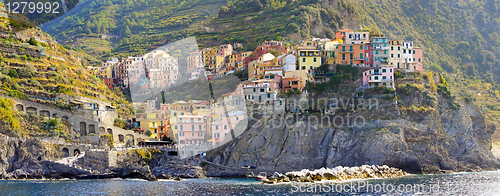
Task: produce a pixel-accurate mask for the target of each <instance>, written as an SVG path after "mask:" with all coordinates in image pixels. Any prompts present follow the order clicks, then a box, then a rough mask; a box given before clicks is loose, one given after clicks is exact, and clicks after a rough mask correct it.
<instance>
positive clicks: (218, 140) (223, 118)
mask: <svg viewBox="0 0 500 196" xmlns="http://www.w3.org/2000/svg"><path fill="white" fill-rule="evenodd" d="M244 118H245V114H244V113H243V111H237V110H235V111H232V112H228V113H227V114H223V115H217V116H215V117H214V119H213V120H214V122H212V141H213V145H214V146H220V145H221V144H222V142H223V141H224V140H225V139H226V137H231V129H234V128H235V125H236V123H238V122H239V121H241V120H243V119H244Z"/></svg>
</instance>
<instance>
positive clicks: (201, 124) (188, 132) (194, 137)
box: [176, 116, 206, 144]
mask: <svg viewBox="0 0 500 196" xmlns="http://www.w3.org/2000/svg"><path fill="white" fill-rule="evenodd" d="M205 120H206V119H203V116H178V117H177V125H176V126H177V131H178V133H179V144H203V143H205V131H206V125H205Z"/></svg>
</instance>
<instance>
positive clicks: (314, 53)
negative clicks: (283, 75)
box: [297, 46, 321, 74]
mask: <svg viewBox="0 0 500 196" xmlns="http://www.w3.org/2000/svg"><path fill="white" fill-rule="evenodd" d="M297 60H298V62H299V63H298V70H304V71H306V72H307V73H309V74H312V72H313V71H314V69H316V68H318V67H320V66H321V53H320V49H319V48H318V47H317V46H297Z"/></svg>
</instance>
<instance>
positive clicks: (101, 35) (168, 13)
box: [42, 0, 225, 56]
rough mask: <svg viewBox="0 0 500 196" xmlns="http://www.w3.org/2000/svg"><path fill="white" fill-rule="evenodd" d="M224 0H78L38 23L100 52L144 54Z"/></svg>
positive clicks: (193, 26) (187, 30)
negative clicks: (64, 13)
mask: <svg viewBox="0 0 500 196" xmlns="http://www.w3.org/2000/svg"><path fill="white" fill-rule="evenodd" d="M223 4H225V0H139V1H132V0H81V2H80V3H79V4H78V5H77V6H76V7H75V9H74V10H73V11H72V12H70V13H69V14H68V16H67V17H65V18H61V19H56V20H54V21H52V22H49V23H47V24H45V25H43V26H42V28H43V29H44V30H45V31H46V32H48V33H49V34H51V35H53V36H54V37H55V38H56V39H57V40H58V41H59V42H61V43H63V44H70V45H72V46H73V47H77V48H81V49H83V50H85V51H86V52H89V53H92V54H96V55H99V56H120V55H121V56H128V55H143V54H145V53H146V52H147V51H150V50H153V49H156V48H158V47H160V46H163V45H166V44H168V43H171V42H174V41H177V40H180V39H183V38H187V37H188V36H190V35H192V34H193V33H194V32H196V31H200V30H201V29H202V27H203V24H202V23H203V21H206V20H208V19H209V18H210V17H211V16H212V15H213V14H215V13H216V11H218V10H219V8H220V6H222V5H223Z"/></svg>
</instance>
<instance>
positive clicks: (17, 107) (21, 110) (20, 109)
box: [16, 104, 24, 112]
mask: <svg viewBox="0 0 500 196" xmlns="http://www.w3.org/2000/svg"><path fill="white" fill-rule="evenodd" d="M16 109H17V111H20V112H24V106H23V104H16Z"/></svg>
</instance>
